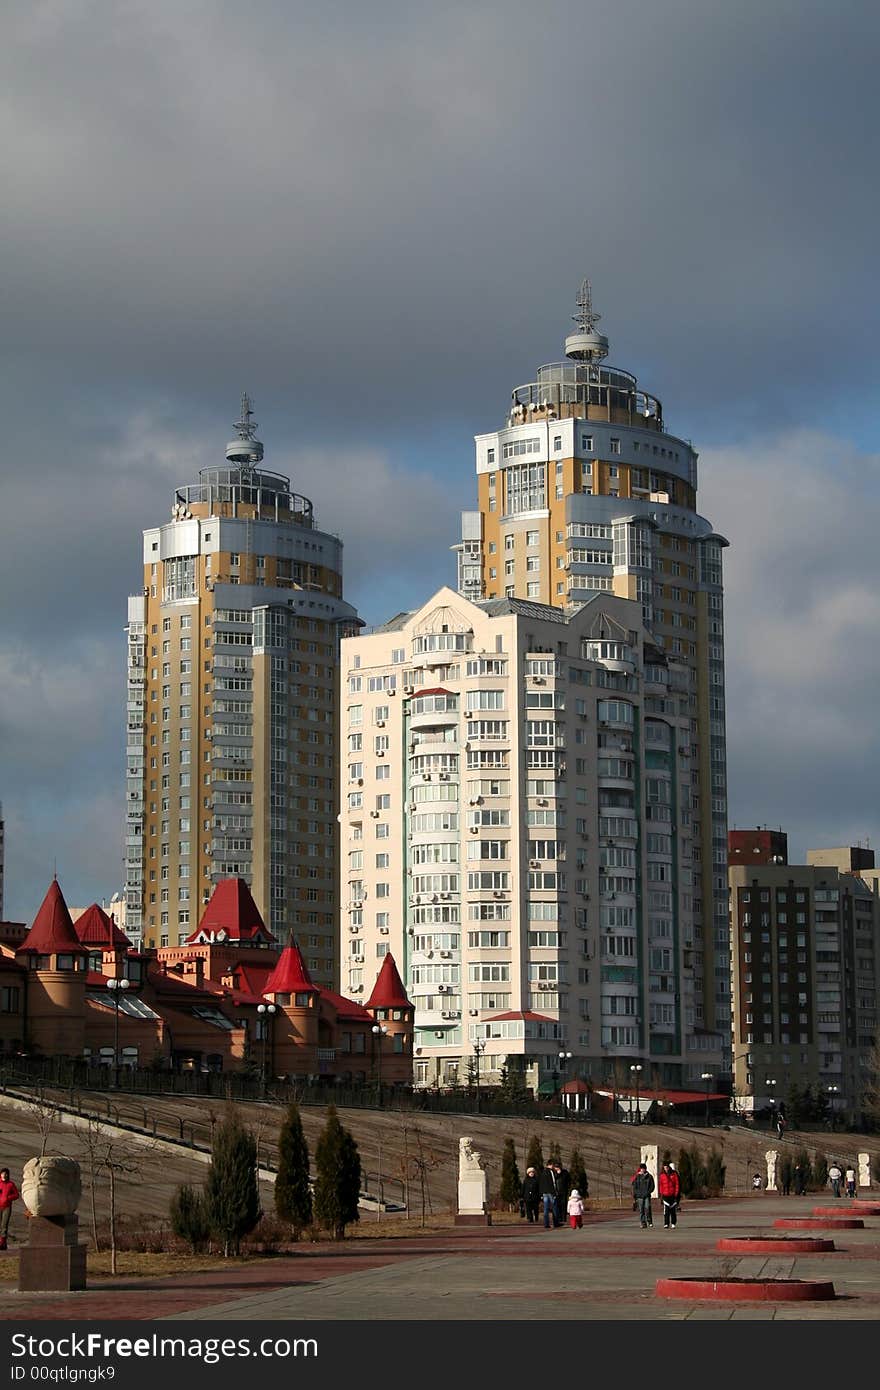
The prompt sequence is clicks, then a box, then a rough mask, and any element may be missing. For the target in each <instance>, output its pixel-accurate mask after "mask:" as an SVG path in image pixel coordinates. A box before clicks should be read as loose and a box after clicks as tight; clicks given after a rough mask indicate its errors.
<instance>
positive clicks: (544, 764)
mask: <svg viewBox="0 0 880 1390" xmlns="http://www.w3.org/2000/svg"><path fill="white" fill-rule="evenodd" d="M342 677H343V686H342V748H341V756H342V758H343V759H344V767H343V772H342V793H343V796H342V817H341V819H342V850H341V865H342V888H341V908H342V914H341V915H342V927H341V938H342V940H341V949H342V981H341V987H342V989H343V990H344V991H345V992H346V993H347V994H349V995H352V996H354V997H356V998H357V997H359V996H360V993H362V992H363V991H364V990H366V989H368V988H369V982H370V981H371V980H372V978H373V976H374V974H375V970H376V966H377V963H378V962H379V961H380V960H381V958H382V957H383V956H384V955H385V954H386V953H387V952H388V951H391V952H392V953H393V955H394V958H395V960H396V961H397V963H398V965H399V967H400V971H401V975H402V978H403V980H404V984H405V986H406V990H407V993H408V995H409V997H410V998H411V999H412V1001H413V1004H414V1006H415V1010H416V1015H415V1030H416V1031H415V1081H416V1084H417V1085H420V1086H427V1085H432V1084H434V1083H435V1082H436V1083H439V1084H441V1085H443V1084H448V1083H449V1082H451V1081H454V1080H455V1079H459V1080H464V1079H465V1077H466V1075H467V1072H468V1069H469V1068H475V1067H476V1066H477V1065H479V1067H480V1075H481V1078H482V1079H483V1080H485V1081H488V1082H493V1081H494V1082H497V1081H498V1080H499V1078H500V1074H501V1070H502V1068H503V1067H504V1066H508V1067H511V1068H518V1069H521V1070H522V1071H523V1072H524V1073H525V1078H526V1081H527V1084H529V1085H533V1086H536V1087H538V1088H540V1089H542V1090H544V1091H546V1090H548V1089H550V1088H551V1087H552V1086H553V1084H554V1082H553V1073H554V1072H556V1073H557V1075H558V1076H561V1077H562V1078H564V1077H566V1076H568V1077H571V1076H573V1075H582V1076H591V1077H593V1078H594V1079H595V1080H596V1081H597V1082H599V1081H604V1080H606V1079H613V1078H615V1077H616V1078H618V1079H619V1081H620V1082H622V1083H625V1084H627V1085H628V1084H630V1083H631V1082H632V1080H633V1078H632V1077H631V1075H630V1070H629V1069H630V1067H640V1068H641V1080H642V1083H643V1084H644V1085H646V1086H647V1085H650V1084H651V1083H652V1082H653V1083H655V1084H669V1085H678V1084H682V1083H684V1082H685V1081H688V1080H690V1081H693V1080H694V1079H696V1078H698V1077H699V1076H700V1074H701V1072H702V1071H703V1070H705V1068H706V1067H707V1066H710V1067H712V1068H713V1069H716V1070H717V1069H718V1068H719V1067H720V1065H721V1060H722V1051H723V1045H726V1043H727V1038H726V1036H725V1037H722V1036H721V1035H720V1034H718V1033H717V1032H706V1031H704V1030H701V1028H700V1020H699V1017H698V996H697V994H696V993H695V969H694V963H695V954H696V942H695V937H694V896H695V893H698V892H699V867H698V865H696V864H695V860H694V850H695V833H694V832H695V821H694V817H693V814H692V811H691V808H690V800H691V755H692V735H691V709H690V699H689V691H690V676H689V671H688V668H687V666H686V665H685V663H683V662H681V661H679V660H677V659H676V658H675V657H673V656H672V655H671V654H669V653H665V652H663V651H662V650H660V648H658V647H657V646H656V645H655V644H654V643H653V642H652V640H651V638H650V635H649V634H648V632H647V630H646V628H645V625H644V621H643V614H642V608H641V605H640V604H638V603H636V602H633V601H631V600H628V599H624V598H618V597H615V596H614V595H612V594H607V593H592V594H590V595H588V596H587V597H586V601H585V602H584V603H583V604H581V605H579V606H578V607H576V608H572V609H570V610H565V611H563V610H562V609H561V608H557V607H553V606H551V605H546V604H540V603H535V602H530V601H525V600H520V599H516V598H511V599H506V598H499V599H494V600H481V601H479V602H472V601H470V600H468V599H465V598H463V597H462V596H461V595H460V594H457V593H456V592H454V591H453V590H452V589H442V590H440V591H439V592H438V593H437V594H435V595H434V597H433V598H431V599H430V600H429V601H428V602H427V603H425V604H423V605H422V606H421V607H420V608H419V609H417V610H415V611H413V612H411V613H402V614H399V615H398V616H397V617H396V618H394V619H392V620H391V621H390V622H388V623H386V624H385V625H384V626H382V627H380V628H378V629H377V630H375V631H374V632H372V633H371V634H370V635H361V636H357V637H351V638H348V639H346V640H344V641H343V643H342ZM560 1053H563V1054H564V1056H563V1057H562V1058H561V1059H560V1056H559V1054H560ZM569 1054H570V1056H569Z"/></svg>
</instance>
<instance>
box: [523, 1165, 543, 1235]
mask: <svg viewBox="0 0 880 1390" xmlns="http://www.w3.org/2000/svg"><path fill="white" fill-rule="evenodd" d="M522 1203H523V1209H524V1211H525V1214H526V1217H527V1218H528V1220H529V1221H531V1222H533V1223H534V1222H536V1221H537V1219H538V1208H539V1207H540V1205H541V1184H540V1181H539V1179H538V1170H537V1168H527V1169H526V1175H525V1177H524V1178H523V1185H522Z"/></svg>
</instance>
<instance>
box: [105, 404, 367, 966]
mask: <svg viewBox="0 0 880 1390" xmlns="http://www.w3.org/2000/svg"><path fill="white" fill-rule="evenodd" d="M235 428H236V431H237V438H236V439H235V440H234V441H233V442H232V443H231V444H229V445H228V446H227V449H226V464H225V466H224V467H216V468H214V467H212V468H204V469H202V470H201V472H200V476H199V482H198V483H196V484H194V485H188V486H184V487H180V488H178V489H177V491H176V492H175V494H174V498H173V503H172V507H171V517H170V520H169V521H167V522H166V523H165V524H164V525H161V526H157V527H151V528H150V529H149V530H146V531H145V532H144V550H143V564H144V583H143V590H142V592H141V593H139V594H137V595H136V596H135V597H132V598H131V599H130V600H129V608H128V628H127V632H128V764H127V788H126V804H127V826H126V882H125V898H126V929H127V930H128V931H129V932H131V933H132V934H133V935H135V936H137V934H138V933H141V934H142V937H143V941H144V944H145V945H147V946H160V945H177V944H178V942H179V941H182V940H184V939H185V938H186V936H188V935H189V933H190V932H191V931H192V930H193V927H194V926H195V924H196V923H197V921H198V920H199V916H200V913H201V909H202V906H203V905H204V903H206V902H207V900H208V898H209V897H210V895H211V892H212V890H213V888H214V886H215V885H216V884H217V883H218V882H219V881H220V880H221V879H223V878H228V877H231V876H232V877H241V878H243V879H245V880H246V881H247V883H248V884H249V885H250V887H251V891H252V893H253V896H254V899H255V901H256V902H257V905H258V907H259V909H260V911H261V913H262V914H263V917H264V920H265V921H266V922H267V924H268V925H269V926H270V927H271V930H272V931H273V933H274V934H275V935H276V936H277V937H278V938H279V939H281V940H282V941H284V940H287V939H288V938H289V937H290V936H291V935H293V936H295V937H296V939H297V941H298V942H299V944H300V946H301V947H302V950H303V954H304V956H305V958H306V960H307V963H308V967H309V969H310V971H311V972H312V974H313V975H314V978H315V979H316V980H317V981H319V982H320V983H321V984H322V985H329V984H330V983H332V982H333V981H335V978H336V971H335V962H336V956H337V946H336V896H335V885H336V874H337V863H336V855H337V843H338V837H337V824H336V814H337V807H336V797H337V772H338V766H337V725H338V709H337V704H336V681H337V666H338V655H339V637H340V631H341V630H354V629H355V628H356V627H357V626H358V622H359V620H358V619H357V616H356V614H355V612H354V610H353V608H352V607H351V606H350V605H349V604H347V603H345V602H344V600H343V597H342V543H341V541H340V540H339V539H338V537H336V536H332V535H329V534H328V533H327V532H324V531H319V530H317V529H316V526H315V518H314V514H313V510H312V504H311V502H309V501H308V499H307V498H305V497H301V496H299V495H298V494H297V493H295V492H293V491H291V486H290V480H289V479H288V478H286V477H282V476H281V475H280V474H277V473H270V472H268V471H267V470H266V469H264V468H263V467H262V459H263V446H262V444H261V443H260V442H259V440H258V439H257V438H256V428H257V426H256V425H255V423H254V421H253V419H252V412H251V406H250V401H249V400H248V398H247V396H244V397H243V398H242V412H241V419H240V420H239V421H238V422H237V423H236V426H235Z"/></svg>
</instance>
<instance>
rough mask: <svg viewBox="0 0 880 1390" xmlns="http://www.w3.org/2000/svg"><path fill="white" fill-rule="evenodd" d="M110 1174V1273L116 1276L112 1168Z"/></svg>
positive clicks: (113, 1173) (113, 1178)
mask: <svg viewBox="0 0 880 1390" xmlns="http://www.w3.org/2000/svg"><path fill="white" fill-rule="evenodd" d="M109 1173H110V1273H111V1274H117V1273H118V1272H119V1271H118V1270H117V1268H116V1174H115V1172H114V1171H113V1168H112V1166H110V1168H109Z"/></svg>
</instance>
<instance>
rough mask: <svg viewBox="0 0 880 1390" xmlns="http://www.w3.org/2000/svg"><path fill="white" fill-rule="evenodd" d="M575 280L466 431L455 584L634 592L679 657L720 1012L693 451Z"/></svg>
mask: <svg viewBox="0 0 880 1390" xmlns="http://www.w3.org/2000/svg"><path fill="white" fill-rule="evenodd" d="M599 317H600V316H599V315H598V314H597V313H595V312H594V310H593V306H592V296H591V291H590V285H589V282H588V281H584V284H583V285H582V287H581V292H580V295H579V296H578V301H577V314H576V315H575V323H576V331H575V332H574V333H572V334H570V335H569V337H568V338H567V339H566V342H565V355H566V360H565V361H564V362H554V363H550V364H548V365H546V366H543V367H540V368H539V369H538V372H537V379H536V380H535V381H533V382H529V383H527V384H526V385H523V386H518V387H516V389H515V390H514V391H513V393H512V398H511V405H510V411H509V414H508V417H507V421H506V423H505V424H504V425H503V426H502V428H501V429H498V430H495V431H493V432H492V433H489V434H481V435H477V437H476V441H475V442H476V468H477V484H478V503H479V510H478V511H475V512H466V513H464V515H463V518H462V540H461V543H460V544H459V545H458V546H457V547H455V548H456V549H457V550H458V556H459V559H458V565H459V570H458V587H459V590H460V592H461V593H462V594H464V595H465V596H467V597H468V598H474V599H476V598H489V599H491V598H498V599H501V598H512V597H517V598H522V599H533V600H535V601H536V602H540V603H546V604H552V605H554V606H557V607H560V608H568V607H569V606H570V605H572V604H576V603H578V602H581V601H583V600H584V599H587V598H590V597H592V595H593V594H595V593H596V592H597V591H599V592H604V593H613V594H616V595H619V596H620V597H622V598H628V599H633V600H636V601H637V602H638V603H639V604H640V605H641V608H642V614H643V618H644V621H645V624H646V626H647V628H648V630H649V632H650V633H651V636H652V640H653V641H655V642H656V643H657V645H658V646H660V647H661V648H662V649H663V650H664V651H666V652H667V653H668V654H669V656H670V658H672V659H673V660H674V661H675V662H677V663H680V664H681V665H683V666H684V667H685V668H686V670H687V672H688V677H687V678H688V681H689V686H688V691H687V700H688V714H689V719H690V732H691V740H690V741H691V758H690V764H689V766H690V769H691V773H690V775H691V787H690V798H689V806H688V810H689V811H690V813H691V815H692V816H693V824H694V826H695V827H696V844H695V846H694V861H695V866H696V874H697V878H698V882H697V885H696V887H695V891H694V895H693V896H694V932H695V941H696V945H695V971H696V979H697V981H698V990H697V1002H696V1005H695V1007H696V1009H697V1014H698V1018H699V1022H700V1024H701V1025H702V1026H704V1027H706V1028H707V1029H712V1028H715V1027H717V1028H720V1029H722V1030H725V1031H726V1030H727V1029H728V1028H729V1024H730V995H729V974H728V971H729V942H728V911H727V752H726V732H725V727H726V725H725V697H724V613H723V591H722V575H721V553H722V550H723V549H724V547H725V546H726V545H727V541H726V540H725V539H724V538H723V537H722V536H720V535H718V534H717V533H716V532H715V530H714V529H713V527H712V526H711V524H710V523H709V522H708V521H706V520H705V519H704V518H703V517H701V516H699V515H698V513H697V510H696V505H697V500H696V499H697V454H696V452H695V451H694V449H693V447H692V445H691V443H690V442H689V441H688V440H687V439H683V438H679V437H677V436H675V435H672V434H669V433H668V432H667V431H666V428H665V425H664V420H663V409H662V406H661V403H660V401H659V400H658V399H657V398H656V397H655V396H652V395H649V394H648V393H647V392H646V391H644V390H643V389H642V388H641V387H640V386H639V384H638V382H637V380H636V378H635V377H634V376H632V375H631V374H630V373H629V372H626V371H621V370H620V369H619V368H616V367H608V366H606V365H604V359H605V357H606V356H607V354H608V340H607V338H606V337H605V336H604V335H603V334H601V333H599V332H598V331H597V328H596V324H597V322H598V320H599Z"/></svg>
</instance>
